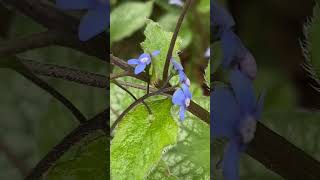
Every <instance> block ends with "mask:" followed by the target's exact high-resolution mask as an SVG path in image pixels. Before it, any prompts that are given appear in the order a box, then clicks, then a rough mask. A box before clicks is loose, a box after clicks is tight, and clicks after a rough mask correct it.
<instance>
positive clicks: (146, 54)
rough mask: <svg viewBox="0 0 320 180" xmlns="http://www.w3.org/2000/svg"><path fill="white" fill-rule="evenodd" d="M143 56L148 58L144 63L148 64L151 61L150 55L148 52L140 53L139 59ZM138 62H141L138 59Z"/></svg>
mask: <svg viewBox="0 0 320 180" xmlns="http://www.w3.org/2000/svg"><path fill="white" fill-rule="evenodd" d="M143 58H146V59H148V61H147V62H146V64H150V62H151V57H150V55H149V54H148V53H143V54H141V55H140V57H139V60H141V59H143ZM140 62H141V61H140Z"/></svg>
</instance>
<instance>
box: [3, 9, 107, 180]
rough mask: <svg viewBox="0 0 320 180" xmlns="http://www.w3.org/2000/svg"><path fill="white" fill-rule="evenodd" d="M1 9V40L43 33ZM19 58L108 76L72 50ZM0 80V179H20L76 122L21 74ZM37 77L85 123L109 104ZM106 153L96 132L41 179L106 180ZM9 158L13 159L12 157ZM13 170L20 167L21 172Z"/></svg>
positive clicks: (79, 88)
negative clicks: (45, 82) (77, 109)
mask: <svg viewBox="0 0 320 180" xmlns="http://www.w3.org/2000/svg"><path fill="white" fill-rule="evenodd" d="M0 9H1V10H0V21H1V22H4V23H1V26H0V32H1V33H0V35H1V39H3V40H9V39H14V38H19V37H25V36H28V35H30V34H33V33H36V32H41V31H43V30H45V29H44V28H43V27H41V26H40V25H38V24H36V23H34V22H33V21H32V19H30V18H28V17H26V16H24V15H22V14H20V13H18V12H15V11H14V10H13V11H8V10H6V9H5V8H4V7H3V6H2V5H1V4H0ZM76 14H77V13H76ZM0 41H1V40H0ZM18 56H19V57H23V58H27V59H31V60H35V61H38V62H42V63H51V64H57V65H62V66H67V67H72V68H77V69H81V70H84V71H90V72H93V73H98V74H103V75H106V65H105V64H103V63H102V62H101V61H99V60H97V59H95V58H93V57H89V56H86V55H84V54H82V53H80V52H77V51H74V50H72V49H66V48H62V47H57V46H51V47H46V48H41V49H37V50H32V51H27V52H25V53H21V54H18ZM1 58H3V57H1ZM0 78H1V85H0V99H1V101H0V116H1V118H0V119H1V121H0V127H1V128H0V137H1V138H0V179H12V180H15V179H17V180H18V179H22V178H23V177H24V176H25V175H26V173H27V172H29V171H30V170H31V168H33V167H34V166H35V165H36V163H37V162H38V161H39V160H40V159H41V158H42V157H43V156H44V155H45V154H46V153H47V152H48V151H49V150H51V149H52V147H53V146H54V145H56V144H57V143H59V142H60V141H61V140H62V138H63V137H65V136H66V135H67V134H68V133H70V132H71V130H73V129H74V128H75V127H77V126H78V122H77V121H76V119H75V118H74V116H73V115H72V114H71V113H70V112H69V111H68V110H67V109H66V108H65V107H63V106H62V105H61V104H60V103H59V102H58V101H56V100H55V99H53V98H52V97H51V96H50V95H49V94H48V93H46V92H44V91H43V90H42V89H40V88H38V87H37V86H35V85H33V84H32V83H31V82H30V81H28V80H26V79H25V78H23V77H22V76H20V75H19V74H17V73H15V72H13V71H11V70H8V69H0ZM41 78H43V79H44V80H45V81H47V82H48V83H49V84H50V85H51V86H53V87H54V88H56V89H57V90H58V91H59V92H61V93H62V94H63V95H65V97H67V98H68V99H69V100H70V101H71V102H72V103H74V105H75V106H76V107H77V108H79V110H80V111H81V112H82V113H83V114H84V115H85V116H86V117H87V118H91V117H93V116H94V115H96V114H97V113H100V112H101V111H102V110H104V109H105V108H106V107H107V106H108V104H109V103H108V102H109V100H108V99H107V98H106V91H105V90H104V89H98V88H93V87H88V86H84V85H79V84H76V83H73V82H67V81H63V80H61V79H60V80H59V79H53V78H47V77H41ZM97 142H99V143H97ZM105 148H106V139H105V136H102V135H101V133H98V132H97V133H96V134H93V135H92V136H90V137H88V138H85V139H84V140H83V141H81V142H80V143H79V144H77V145H76V146H74V147H73V148H72V149H71V150H70V151H68V153H67V154H66V155H64V156H63V157H62V158H61V159H60V160H59V162H58V164H56V165H55V166H54V168H53V169H52V171H53V172H48V174H47V175H46V176H45V177H44V179H59V180H60V179H68V180H70V179H71V180H72V179H75V180H81V179H90V176H89V177H88V175H90V173H89V172H91V175H92V174H97V179H105V178H106V173H107V172H106V171H105V167H106V164H105V161H106V160H103V159H105V153H106V151H105ZM8 153H9V154H10V153H11V154H13V155H14V156H13V157H11V156H9V155H8ZM97 157H100V158H98V159H97ZM67 162H68V164H67V165H66V163H67ZM73 162H74V164H72V163H73ZM81 162H82V163H84V164H86V165H87V169H86V168H85V166H81ZM98 162H103V163H102V164H99V163H98ZM17 167H20V171H19V168H17ZM64 168H66V169H68V171H67V172H63V171H62V170H61V169H64ZM90 168H92V169H90ZM99 168H100V172H98V171H99ZM59 169H60V170H59ZM101 170H102V172H101ZM74 172H76V173H74ZM84 174H87V175H84Z"/></svg>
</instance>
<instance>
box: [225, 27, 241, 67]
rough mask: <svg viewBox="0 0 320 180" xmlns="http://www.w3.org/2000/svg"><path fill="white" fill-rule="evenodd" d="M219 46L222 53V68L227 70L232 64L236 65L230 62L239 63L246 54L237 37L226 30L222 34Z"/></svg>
mask: <svg viewBox="0 0 320 180" xmlns="http://www.w3.org/2000/svg"><path fill="white" fill-rule="evenodd" d="M221 44H222V51H223V61H222V65H223V67H224V68H229V67H230V66H231V65H232V64H234V63H238V62H232V61H234V60H238V61H239V60H240V59H241V58H242V57H244V56H245V54H246V52H247V50H246V48H245V47H244V45H243V44H242V42H241V40H240V39H239V37H238V36H237V35H236V34H234V32H233V31H232V30H226V31H224V32H223V33H222V37H221ZM235 57H237V58H235Z"/></svg>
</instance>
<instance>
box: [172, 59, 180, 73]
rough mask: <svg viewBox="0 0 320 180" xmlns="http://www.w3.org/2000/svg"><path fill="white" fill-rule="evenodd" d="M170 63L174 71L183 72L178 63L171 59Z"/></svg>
mask: <svg viewBox="0 0 320 180" xmlns="http://www.w3.org/2000/svg"><path fill="white" fill-rule="evenodd" d="M171 62H172V65H173V68H174V69H175V70H176V71H183V67H182V65H181V64H180V63H177V61H175V60H174V59H171Z"/></svg>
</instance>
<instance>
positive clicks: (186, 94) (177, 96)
mask: <svg viewBox="0 0 320 180" xmlns="http://www.w3.org/2000/svg"><path fill="white" fill-rule="evenodd" d="M191 98H192V95H191V92H190V90H189V87H188V86H187V85H185V84H182V85H181V88H179V89H177V90H176V91H175V92H174V94H173V96H172V103H173V104H175V105H178V106H180V110H179V114H180V120H181V121H183V120H184V119H185V111H186V109H187V107H188V106H189V105H190V101H191Z"/></svg>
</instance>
